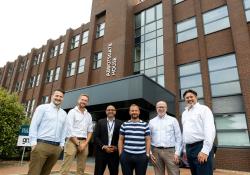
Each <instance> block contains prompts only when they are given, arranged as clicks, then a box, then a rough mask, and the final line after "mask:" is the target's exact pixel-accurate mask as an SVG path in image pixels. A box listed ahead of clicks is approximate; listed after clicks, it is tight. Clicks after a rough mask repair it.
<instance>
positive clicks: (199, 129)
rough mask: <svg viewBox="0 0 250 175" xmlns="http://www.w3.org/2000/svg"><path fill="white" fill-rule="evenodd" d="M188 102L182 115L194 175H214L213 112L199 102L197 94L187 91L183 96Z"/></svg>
mask: <svg viewBox="0 0 250 175" xmlns="http://www.w3.org/2000/svg"><path fill="white" fill-rule="evenodd" d="M183 98H184V99H185V102H186V108H185V111H184V112H183V114H182V125H183V142H184V144H185V145H186V155H187V159H188V163H189V166H190V170H191V173H192V175H212V174H213V163H212V156H213V150H212V148H213V142H214V138H215V126H214V117H213V114H212V111H211V110H210V109H209V108H208V107H207V106H205V105H201V104H199V103H198V102H197V93H196V92H195V91H193V90H187V91H185V92H184V94H183Z"/></svg>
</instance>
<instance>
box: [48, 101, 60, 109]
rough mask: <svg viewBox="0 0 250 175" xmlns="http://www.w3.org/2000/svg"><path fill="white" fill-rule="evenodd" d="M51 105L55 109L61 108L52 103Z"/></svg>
mask: <svg viewBox="0 0 250 175" xmlns="http://www.w3.org/2000/svg"><path fill="white" fill-rule="evenodd" d="M50 105H51V106H52V107H53V108H56V109H58V110H59V109H60V106H56V105H55V104H54V103H53V102H50Z"/></svg>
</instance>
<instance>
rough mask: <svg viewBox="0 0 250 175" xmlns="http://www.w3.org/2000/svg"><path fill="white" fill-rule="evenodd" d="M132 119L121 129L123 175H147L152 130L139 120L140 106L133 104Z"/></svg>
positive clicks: (120, 152)
mask: <svg viewBox="0 0 250 175" xmlns="http://www.w3.org/2000/svg"><path fill="white" fill-rule="evenodd" d="M129 114H130V116H131V119H130V120H129V121H127V122H124V123H123V124H122V126H121V128H120V136H119V141H118V150H119V155H120V161H121V167H122V173H123V175H133V171H134V170H135V174H136V175H145V174H146V170H147V166H148V159H149V152H150V130H149V127H148V124H147V123H146V122H143V121H142V120H140V119H139V115H140V109H139V106H137V105H135V104H132V105H131V106H130V108H129Z"/></svg>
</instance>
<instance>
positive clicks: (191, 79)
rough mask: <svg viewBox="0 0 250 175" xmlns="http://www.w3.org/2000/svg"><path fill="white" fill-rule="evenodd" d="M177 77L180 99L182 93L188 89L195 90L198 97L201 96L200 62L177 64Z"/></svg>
mask: <svg viewBox="0 0 250 175" xmlns="http://www.w3.org/2000/svg"><path fill="white" fill-rule="evenodd" d="M179 79H180V99H183V97H182V96H183V93H184V92H185V91H186V90H188V89H193V90H195V91H196V92H197V94H198V98H203V87H202V78H201V69H200V62H195V63H189V64H185V65H181V66H179Z"/></svg>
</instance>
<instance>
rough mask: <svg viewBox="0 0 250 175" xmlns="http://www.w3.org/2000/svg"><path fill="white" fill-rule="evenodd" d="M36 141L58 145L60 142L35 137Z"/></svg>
mask: <svg viewBox="0 0 250 175" xmlns="http://www.w3.org/2000/svg"><path fill="white" fill-rule="evenodd" d="M37 142H40V143H47V144H50V145H55V146H59V145H60V142H53V141H48V140H43V139H37Z"/></svg>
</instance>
